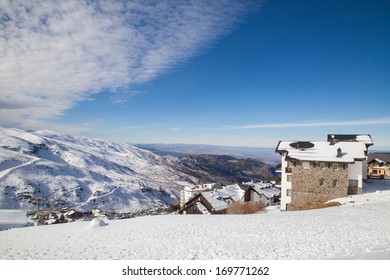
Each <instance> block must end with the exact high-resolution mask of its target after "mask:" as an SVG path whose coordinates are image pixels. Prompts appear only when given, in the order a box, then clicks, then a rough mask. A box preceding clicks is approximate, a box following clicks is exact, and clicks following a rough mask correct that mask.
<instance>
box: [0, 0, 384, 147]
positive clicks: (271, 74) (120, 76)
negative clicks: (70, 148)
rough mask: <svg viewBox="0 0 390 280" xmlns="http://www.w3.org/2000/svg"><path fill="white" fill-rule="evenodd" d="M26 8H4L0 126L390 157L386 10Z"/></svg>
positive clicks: (287, 5)
mask: <svg viewBox="0 0 390 280" xmlns="http://www.w3.org/2000/svg"><path fill="white" fill-rule="evenodd" d="M16 2H17V1H15V2H12V3H11V2H8V1H3V2H1V3H0V27H1V28H0V30H3V32H2V33H0V36H1V37H0V38H1V41H0V42H1V44H0V94H1V96H0V118H1V120H0V125H1V126H6V127H22V128H29V129H50V130H56V131H62V132H69V133H74V134H79V135H85V136H91V137H98V138H104V139H110V140H117V141H125V142H131V143H191V144H216V145H235V146H259V147H275V146H276V144H277V143H278V141H279V140H325V139H326V134H327V133H346V134H350V133H369V134H371V136H372V137H373V140H374V143H375V147H377V148H379V147H387V148H390V110H389V108H390V94H389V93H390V78H389V77H390V29H389V28H388V26H390V3H389V2H388V1H379V0H374V1H360V0H357V1H356V0H355V1H352V0H351V1H349V0H342V1H340V0H338V1H336V0H329V1H320V0H312V1H309V0H307V1H303V0H297V1H289V0H266V1H231V0H229V1H227V0H226V1H225V0H220V1H212V2H210V1H201V0H198V1H195V0H194V1H179V0H177V1H150V2H147V4H145V3H146V2H145V1H130V2H123V1H101V2H100V1H91V2H85V1H76V0H70V1H60V2H58V3H57V2H56V1H45V2H41V1H28V2H29V3H26V1H20V3H16ZM64 2H65V3H64ZM15 3H16V4H18V5H15ZM210 3H212V4H210Z"/></svg>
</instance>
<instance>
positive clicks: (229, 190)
mask: <svg viewBox="0 0 390 280" xmlns="http://www.w3.org/2000/svg"><path fill="white" fill-rule="evenodd" d="M214 193H217V194H218V195H220V196H221V197H222V198H223V199H228V198H231V199H232V200H234V201H238V200H240V199H241V198H242V197H243V196H244V193H245V191H244V190H243V189H241V188H240V186H239V185H237V184H234V185H229V186H225V187H223V188H222V189H217V190H215V191H214Z"/></svg>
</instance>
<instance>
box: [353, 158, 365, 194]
mask: <svg viewBox="0 0 390 280" xmlns="http://www.w3.org/2000/svg"><path fill="white" fill-rule="evenodd" d="M365 162H366V163H367V161H366V160H365ZM365 166H367V164H364V162H363V161H355V162H354V163H350V164H348V180H356V181H357V183H358V184H357V185H358V190H359V193H362V192H363V178H364V172H362V170H363V171H364V170H365V169H366V173H365V174H366V178H367V167H365Z"/></svg>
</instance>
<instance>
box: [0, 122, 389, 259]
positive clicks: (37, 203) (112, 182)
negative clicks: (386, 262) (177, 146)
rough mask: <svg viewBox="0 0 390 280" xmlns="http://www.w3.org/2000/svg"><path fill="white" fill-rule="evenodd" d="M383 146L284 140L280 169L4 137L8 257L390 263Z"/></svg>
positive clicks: (338, 138)
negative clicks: (380, 149) (375, 149)
mask: <svg viewBox="0 0 390 280" xmlns="http://www.w3.org/2000/svg"><path fill="white" fill-rule="evenodd" d="M373 145H374V141H373V139H372V138H371V136H370V135H368V134H354V135H345V134H329V135H327V137H324V141H305V140H303V141H302V140H300V141H279V142H276V145H275V148H274V153H275V155H276V157H277V159H278V161H279V164H274V165H271V164H268V165H267V164H264V163H262V162H257V161H256V162H255V161H254V160H253V161H250V163H248V162H245V164H244V163H243V162H244V159H237V158H234V157H231V156H223V157H221V156H207V157H205V156H202V157H198V158H196V157H195V156H192V157H188V156H187V157H181V158H179V157H175V156H172V155H165V156H161V155H157V154H155V153H153V152H151V151H147V150H144V149H141V148H137V147H135V146H132V145H129V144H124V143H117V142H109V141H103V140H98V139H90V138H85V137H78V136H72V135H68V134H59V133H55V132H50V131H27V130H22V129H5V128H1V129H0V209H1V210H0V229H1V231H0V241H1V242H0V256H1V258H2V259H100V258H102V259H129V258H130V259H236V258H237V259H258V258H263V259H383V258H384V259H388V258H389V257H390V237H389V236H390V234H389V233H390V223H389V220H390V183H389V182H390V180H389V179H390V178H389V166H390V162H389V157H388V153H370V152H369V149H370V148H372V146H373ZM205 159H207V161H206V160H205ZM221 160H223V163H221ZM237 165H238V166H240V168H239V169H235V168H236V166H237ZM254 166H261V168H263V169H264V170H265V173H261V174H260V175H259V174H258V173H256V172H255V171H256V170H257V168H260V167H254ZM264 166H266V168H264ZM268 169H270V170H271V169H272V170H273V172H269V171H268ZM232 170H234V172H233V171H232ZM248 170H249V171H248ZM267 172H269V173H267ZM232 174H233V175H234V176H233V175H232ZM250 174H257V175H256V176H255V175H253V176H254V178H253V179H250V176H251V175H250ZM263 174H265V175H263ZM224 176H226V180H223V178H224ZM232 178H233V179H232ZM240 179H242V180H240ZM245 179H246V180H245ZM232 214H234V215H232ZM249 214H251V215H249ZM357 227H359V228H357ZM222 229H224V230H222ZM335 236H337V238H334V237H335ZM70 239H71V240H73V241H74V243H72V244H73V245H72V246H71V247H69V243H67V241H66V240H70ZM113 240H115V241H113ZM114 243H115V244H114ZM205 243H207V244H208V246H206V247H204V246H202V245H201V244H205ZM118 244H123V247H121V245H118Z"/></svg>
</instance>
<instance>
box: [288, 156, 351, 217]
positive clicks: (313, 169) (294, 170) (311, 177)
mask: <svg viewBox="0 0 390 280" xmlns="http://www.w3.org/2000/svg"><path fill="white" fill-rule="evenodd" d="M290 166H291V174H292V178H291V179H292V193H291V204H290V205H289V207H288V208H289V210H292V209H294V208H299V207H304V206H307V205H309V204H316V203H321V202H326V201H328V200H330V199H334V198H338V197H343V196H347V195H348V185H349V181H348V166H347V164H345V165H339V167H338V169H337V170H334V169H333V163H325V168H324V169H321V167H320V164H319V163H318V162H316V163H314V162H310V169H303V167H302V163H301V162H296V163H295V166H294V165H290ZM321 179H324V185H323V186H320V180H321ZM335 180H337V181H338V186H337V187H335V186H334V185H333V183H334V181H335Z"/></svg>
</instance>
